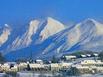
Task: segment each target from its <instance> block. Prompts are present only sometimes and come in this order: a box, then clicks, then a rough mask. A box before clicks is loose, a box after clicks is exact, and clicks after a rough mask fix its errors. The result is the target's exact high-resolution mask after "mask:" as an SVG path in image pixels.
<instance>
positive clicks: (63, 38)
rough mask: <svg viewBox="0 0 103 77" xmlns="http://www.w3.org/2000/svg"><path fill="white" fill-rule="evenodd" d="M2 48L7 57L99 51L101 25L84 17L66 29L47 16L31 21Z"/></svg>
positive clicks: (102, 41)
mask: <svg viewBox="0 0 103 77" xmlns="http://www.w3.org/2000/svg"><path fill="white" fill-rule="evenodd" d="M9 34H11V35H13V34H12V33H10V32H9ZM9 34H8V35H9ZM9 40H10V39H9ZM6 41H8V40H6ZM3 43H4V42H3ZM3 43H2V44H3ZM2 44H1V45H2ZM5 49H6V50H5ZM5 49H4V50H3V48H2V52H6V53H5V54H4V55H5V56H6V57H10V59H18V58H23V57H25V58H30V55H31V54H32V55H34V56H33V57H34V58H46V57H51V56H53V55H56V56H58V57H59V56H61V55H63V54H66V53H69V52H72V51H78V50H90V51H102V50H103V24H102V23H100V22H98V21H96V20H94V19H90V18H88V19H86V20H84V21H82V22H80V23H77V24H76V25H73V26H71V27H68V28H67V27H65V25H63V24H62V23H60V22H59V21H57V20H55V19H53V18H50V17H48V18H47V19H46V20H42V21H40V20H32V21H31V22H30V24H29V26H28V28H26V30H25V32H24V33H22V34H21V35H17V36H16V37H15V38H14V40H12V42H10V44H8V45H7V47H6V48H5ZM11 56H12V58H11Z"/></svg>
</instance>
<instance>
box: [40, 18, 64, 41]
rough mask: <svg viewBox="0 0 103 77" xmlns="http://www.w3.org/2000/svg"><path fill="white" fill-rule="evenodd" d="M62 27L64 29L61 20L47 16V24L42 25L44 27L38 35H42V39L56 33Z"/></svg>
mask: <svg viewBox="0 0 103 77" xmlns="http://www.w3.org/2000/svg"><path fill="white" fill-rule="evenodd" d="M63 29H65V26H64V25H63V24H62V23H61V22H59V21H57V20H55V19H53V18H51V17H48V18H47V24H46V26H45V27H44V29H43V30H42V31H41V34H40V36H42V40H44V39H46V38H48V37H49V36H51V35H53V34H56V33H57V32H59V31H61V30H63Z"/></svg>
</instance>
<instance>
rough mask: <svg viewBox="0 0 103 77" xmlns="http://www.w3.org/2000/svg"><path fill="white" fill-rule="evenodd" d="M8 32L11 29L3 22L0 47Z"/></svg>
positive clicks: (9, 32) (6, 38)
mask: <svg viewBox="0 0 103 77" xmlns="http://www.w3.org/2000/svg"><path fill="white" fill-rule="evenodd" d="M10 34H11V29H10V27H9V25H8V24H5V26H4V28H3V29H2V31H1V34H0V47H1V46H2V44H4V43H5V42H6V41H7V40H8V37H9V35H10Z"/></svg>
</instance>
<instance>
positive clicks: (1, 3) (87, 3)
mask: <svg viewBox="0 0 103 77" xmlns="http://www.w3.org/2000/svg"><path fill="white" fill-rule="evenodd" d="M46 17H52V18H54V19H57V20H59V21H61V22H62V23H65V24H70V23H72V22H73V23H76V22H80V21H82V20H84V19H86V18H94V19H97V20H101V21H102V20H103V0H0V25H2V24H4V23H8V24H17V25H18V26H19V24H26V23H28V22H29V21H30V20H32V19H44V18H46Z"/></svg>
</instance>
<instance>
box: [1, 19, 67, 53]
mask: <svg viewBox="0 0 103 77" xmlns="http://www.w3.org/2000/svg"><path fill="white" fill-rule="evenodd" d="M63 29H65V26H64V25H63V24H62V23H60V22H59V21H57V20H55V19H53V18H51V17H48V18H47V19H46V20H42V21H39V20H32V21H31V22H30V24H29V25H28V26H27V28H26V30H25V32H24V33H20V35H18V36H17V37H15V38H14V40H13V41H12V42H11V43H10V44H9V45H8V46H7V48H5V54H7V53H8V52H9V51H14V50H18V49H22V48H26V47H28V46H30V45H32V44H40V43H42V42H43V41H44V40H46V39H47V38H48V37H49V36H52V35H53V34H56V33H57V32H59V31H61V30H63ZM19 31H20V30H19ZM15 35H16V34H15ZM2 52H4V51H2Z"/></svg>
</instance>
